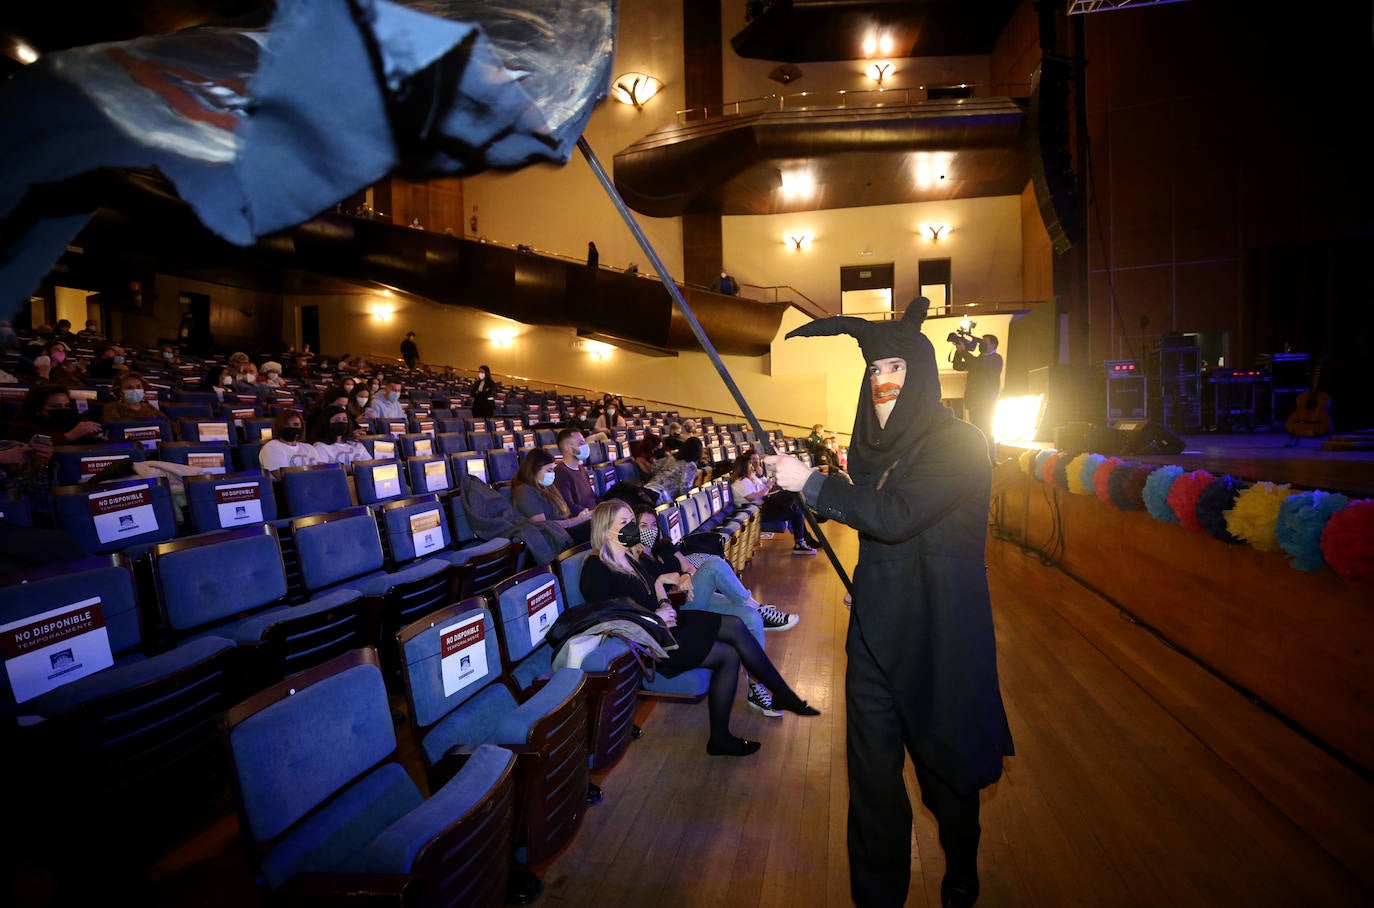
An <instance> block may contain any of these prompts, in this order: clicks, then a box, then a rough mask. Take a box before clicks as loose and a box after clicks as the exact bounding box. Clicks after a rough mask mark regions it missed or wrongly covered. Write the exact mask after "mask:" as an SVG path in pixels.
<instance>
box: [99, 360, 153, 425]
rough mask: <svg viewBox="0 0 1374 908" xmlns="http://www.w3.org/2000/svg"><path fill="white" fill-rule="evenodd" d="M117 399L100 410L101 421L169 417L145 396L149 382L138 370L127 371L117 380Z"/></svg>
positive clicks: (115, 388)
mask: <svg viewBox="0 0 1374 908" xmlns="http://www.w3.org/2000/svg"><path fill="white" fill-rule="evenodd" d="M113 390H114V395H115V399H114V400H112V401H111V402H109V403H107V404H105V406H104V407H103V408H102V409H101V411H100V420H101V422H132V421H134V420H139V419H161V420H165V419H166V418H167V417H165V416H163V415H162V411H161V410H159V409H158V408H157V407H154V406H153V405H152V404H150V403H149V402H148V401H147V400H145V398H146V397H147V394H148V383H147V382H146V381H144V380H143V376H142V375H139V374H138V373H137V372H125V373H124V374H123V375H121V376H119V378H118V379H116V380H115V384H114V389H113Z"/></svg>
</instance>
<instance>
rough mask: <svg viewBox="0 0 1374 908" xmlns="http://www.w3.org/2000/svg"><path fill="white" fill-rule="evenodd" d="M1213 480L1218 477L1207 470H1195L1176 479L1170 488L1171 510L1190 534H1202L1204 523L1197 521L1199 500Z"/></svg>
mask: <svg viewBox="0 0 1374 908" xmlns="http://www.w3.org/2000/svg"><path fill="white" fill-rule="evenodd" d="M1213 479H1216V477H1215V476H1213V475H1212V474H1211V473H1208V472H1207V471H1206V470H1194V471H1193V472H1191V473H1184V474H1183V475H1182V476H1180V477H1178V479H1175V480H1174V484H1173V485H1172V486H1170V487H1169V499H1168V501H1169V508H1170V509H1171V510H1172V511H1173V512H1174V516H1175V517H1177V518H1178V522H1179V524H1180V525H1182V527H1183V528H1184V529H1185V530H1187V531H1188V532H1190V533H1201V532H1202V523H1201V522H1199V521H1198V519H1197V500H1198V498H1200V497H1201V496H1202V490H1203V489H1205V488H1207V486H1208V484H1209V483H1211V481H1212V480H1213Z"/></svg>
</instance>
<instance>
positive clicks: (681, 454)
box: [644, 438, 706, 502]
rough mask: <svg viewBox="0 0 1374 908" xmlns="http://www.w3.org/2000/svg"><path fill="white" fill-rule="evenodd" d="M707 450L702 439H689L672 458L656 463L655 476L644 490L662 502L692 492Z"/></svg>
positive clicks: (662, 458) (645, 485)
mask: <svg viewBox="0 0 1374 908" xmlns="http://www.w3.org/2000/svg"><path fill="white" fill-rule="evenodd" d="M705 450H706V449H705V448H704V447H702V444H701V439H700V438H689V439H687V440H686V441H684V442H683V443H682V447H680V448H678V449H677V450H676V451H674V452H673V456H672V457H661V458H659V459H658V460H657V461H656V462H655V464H654V475H653V477H652V478H651V479H650V480H649V481H648V482H646V483H644V488H646V489H649V490H650V491H651V492H653V493H654V494H655V495H657V496H658V500H659V501H662V502H667V501H672V500H673V499H674V498H676V497H678V496H679V495H681V494H682V493H684V492H690V491H691V490H692V489H693V488H694V487H695V486H696V484H697V474H698V473H700V472H701V459H702V455H703V453H704V452H705Z"/></svg>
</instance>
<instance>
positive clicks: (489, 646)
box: [396, 598, 588, 863]
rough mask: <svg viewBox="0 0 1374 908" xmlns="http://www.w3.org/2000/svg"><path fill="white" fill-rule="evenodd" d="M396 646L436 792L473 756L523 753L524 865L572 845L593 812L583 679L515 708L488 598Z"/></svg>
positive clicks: (434, 620)
mask: <svg viewBox="0 0 1374 908" xmlns="http://www.w3.org/2000/svg"><path fill="white" fill-rule="evenodd" d="M396 639H397V645H398V646H399V653H400V658H401V664H402V672H403V675H404V678H405V690H406V701H407V703H408V705H409V715H410V717H411V727H412V728H413V729H414V732H415V735H416V743H417V745H418V747H419V750H420V754H421V756H422V758H423V761H424V764H425V767H426V770H427V771H428V773H429V777H430V784H431V786H434V785H439V784H442V783H443V781H444V780H445V779H447V778H448V776H449V775H450V774H451V773H452V771H453V768H454V767H455V766H456V765H457V764H458V763H459V762H460V761H461V754H462V751H463V750H464V749H465V748H469V747H471V746H474V745H478V744H505V745H510V746H512V747H518V748H519V750H520V754H521V756H520V757H519V759H520V760H521V761H522V763H523V764H524V768H523V769H522V771H521V772H520V773H518V777H519V778H520V779H521V787H520V789H519V790H518V792H517V799H518V802H519V805H520V806H519V809H518V810H517V816H519V817H520V818H521V826H520V828H519V830H518V832H517V844H518V845H519V846H521V852H520V853H519V859H520V860H521V862H522V863H536V862H538V861H542V860H544V859H546V858H548V857H550V856H552V855H553V854H554V853H556V852H557V851H558V850H559V849H560V848H562V847H563V846H564V845H565V844H567V842H568V841H569V840H570V839H571V838H572V835H573V833H574V832H576V830H577V826H578V824H579V822H580V821H581V818H582V813H583V811H584V810H585V807H586V796H587V753H588V750H587V705H586V686H585V679H584V676H583V673H582V672H580V671H578V670H577V669H562V670H560V671H558V672H556V673H555V674H554V675H553V676H552V677H551V678H550V679H549V681H548V683H547V684H545V685H544V686H543V687H541V688H540V689H539V690H538V691H537V692H535V693H533V694H532V695H531V696H530V697H529V698H528V699H525V700H523V701H520V700H517V699H516V697H515V695H514V694H513V693H512V691H511V688H510V687H509V686H507V684H506V682H505V680H504V678H503V669H502V663H501V653H500V648H499V646H498V645H497V636H496V625H495V620H494V616H493V614H492V613H491V612H490V611H488V610H487V609H486V608H483V602H482V600H481V599H480V598H471V599H465V600H463V601H461V602H458V603H456V604H454V605H451V606H449V607H447V608H444V609H441V610H440V611H438V612H435V613H434V614H431V615H428V616H426V617H425V618H423V619H421V620H420V621H418V622H415V623H414V624H412V625H410V626H408V627H406V628H404V629H402V630H401V632H400V633H399V634H398V635H397V638H396ZM465 641H466V642H465ZM446 650H447V651H449V653H450V654H449V655H448V656H447V660H448V661H447V662H446V661H445V656H444V653H445V651H446ZM465 659H466V661H464V660H465Z"/></svg>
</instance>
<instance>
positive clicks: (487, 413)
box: [472, 366, 500, 419]
mask: <svg viewBox="0 0 1374 908" xmlns="http://www.w3.org/2000/svg"><path fill="white" fill-rule="evenodd" d="M499 387H500V385H498V384H497V383H496V382H494V381H492V378H491V369H489V368H487V367H486V366H478V367H477V381H475V382H473V383H472V415H473V416H475V417H478V418H482V419H490V418H491V417H492V416H495V415H496V402H495V401H494V400H493V399H492V396H493V395H494V394H496V389H497V388H499Z"/></svg>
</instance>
